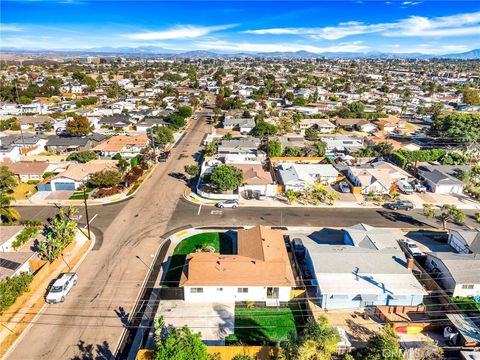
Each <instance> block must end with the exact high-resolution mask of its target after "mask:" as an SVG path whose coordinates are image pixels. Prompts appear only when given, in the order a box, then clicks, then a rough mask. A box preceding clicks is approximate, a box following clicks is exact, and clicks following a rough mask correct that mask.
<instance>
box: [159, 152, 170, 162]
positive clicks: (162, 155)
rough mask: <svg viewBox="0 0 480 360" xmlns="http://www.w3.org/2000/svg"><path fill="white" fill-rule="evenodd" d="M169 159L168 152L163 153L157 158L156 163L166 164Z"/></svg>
mask: <svg viewBox="0 0 480 360" xmlns="http://www.w3.org/2000/svg"><path fill="white" fill-rule="evenodd" d="M169 157H170V152H164V153H163V154H160V156H159V157H158V161H160V162H166V161H167V160H168V158H169Z"/></svg>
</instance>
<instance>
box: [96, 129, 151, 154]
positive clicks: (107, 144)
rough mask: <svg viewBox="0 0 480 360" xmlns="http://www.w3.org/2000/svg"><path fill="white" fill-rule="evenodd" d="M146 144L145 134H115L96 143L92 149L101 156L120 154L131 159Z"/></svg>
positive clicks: (146, 137)
mask: <svg viewBox="0 0 480 360" xmlns="http://www.w3.org/2000/svg"><path fill="white" fill-rule="evenodd" d="M148 144H149V139H148V136H147V135H146V134H140V135H135V136H128V135H117V136H112V137H111V138H109V139H107V140H105V141H104V142H102V143H100V144H98V145H97V146H95V147H94V148H93V149H92V150H93V151H94V152H96V153H98V154H100V155H101V156H114V155H115V154H120V155H122V157H124V158H127V159H131V158H133V157H135V156H137V155H139V154H141V153H142V152H143V151H144V150H145V147H146V146H147V145H148Z"/></svg>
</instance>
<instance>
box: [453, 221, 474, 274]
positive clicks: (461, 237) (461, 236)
mask: <svg viewBox="0 0 480 360" xmlns="http://www.w3.org/2000/svg"><path fill="white" fill-rule="evenodd" d="M448 245H450V246H451V247H453V248H454V249H455V251H456V252H458V253H460V254H471V253H473V254H480V229H478V228H477V229H450V230H448ZM479 276H480V274H479Z"/></svg>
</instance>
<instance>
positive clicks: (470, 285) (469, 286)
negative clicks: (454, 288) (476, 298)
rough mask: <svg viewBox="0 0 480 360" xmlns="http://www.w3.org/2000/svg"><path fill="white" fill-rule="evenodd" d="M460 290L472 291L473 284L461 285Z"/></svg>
mask: <svg viewBox="0 0 480 360" xmlns="http://www.w3.org/2000/svg"><path fill="white" fill-rule="evenodd" d="M462 289H468V290H472V289H473V284H463V285H462Z"/></svg>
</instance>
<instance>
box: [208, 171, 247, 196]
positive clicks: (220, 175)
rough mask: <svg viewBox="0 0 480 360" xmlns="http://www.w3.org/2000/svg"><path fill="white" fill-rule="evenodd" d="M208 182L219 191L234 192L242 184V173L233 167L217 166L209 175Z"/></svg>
mask: <svg viewBox="0 0 480 360" xmlns="http://www.w3.org/2000/svg"><path fill="white" fill-rule="evenodd" d="M208 180H209V183H210V184H212V185H213V186H215V187H217V188H218V189H219V190H220V191H229V190H235V189H236V188H238V187H239V186H240V185H241V184H242V183H243V172H242V170H240V169H238V168H236V167H235V166H231V165H219V166H217V167H215V168H214V169H213V171H212V172H211V173H210V176H209V178H208Z"/></svg>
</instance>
